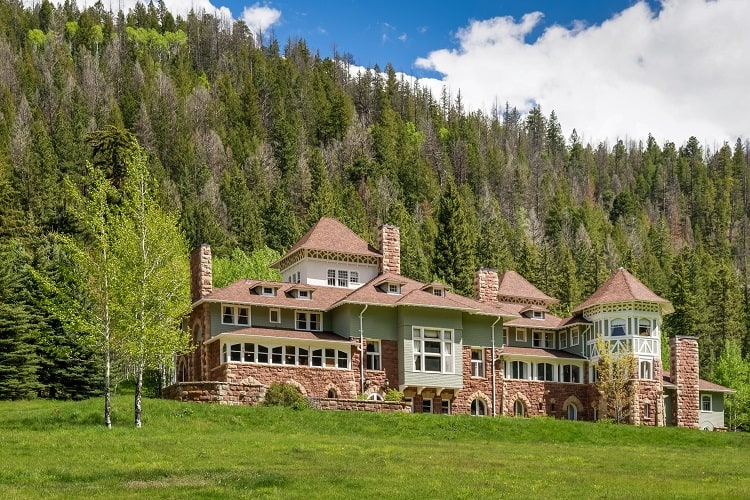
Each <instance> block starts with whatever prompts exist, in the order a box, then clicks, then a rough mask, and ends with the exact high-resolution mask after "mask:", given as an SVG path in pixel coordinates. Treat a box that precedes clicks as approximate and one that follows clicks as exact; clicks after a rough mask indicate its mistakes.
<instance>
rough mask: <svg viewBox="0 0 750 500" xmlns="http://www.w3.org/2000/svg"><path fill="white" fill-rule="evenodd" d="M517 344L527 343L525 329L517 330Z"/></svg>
mask: <svg viewBox="0 0 750 500" xmlns="http://www.w3.org/2000/svg"><path fill="white" fill-rule="evenodd" d="M516 342H526V330H525V329H523V328H516Z"/></svg>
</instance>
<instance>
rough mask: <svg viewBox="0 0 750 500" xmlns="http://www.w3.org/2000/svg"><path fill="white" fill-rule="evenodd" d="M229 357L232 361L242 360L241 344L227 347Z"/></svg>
mask: <svg viewBox="0 0 750 500" xmlns="http://www.w3.org/2000/svg"><path fill="white" fill-rule="evenodd" d="M229 359H230V360H232V361H242V344H232V346H231V347H230V349H229Z"/></svg>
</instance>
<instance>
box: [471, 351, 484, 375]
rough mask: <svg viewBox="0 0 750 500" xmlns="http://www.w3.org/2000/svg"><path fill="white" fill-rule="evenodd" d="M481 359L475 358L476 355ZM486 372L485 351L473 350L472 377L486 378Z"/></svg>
mask: <svg viewBox="0 0 750 500" xmlns="http://www.w3.org/2000/svg"><path fill="white" fill-rule="evenodd" d="M475 354H478V355H479V357H478V358H475V357H474V355H475ZM485 375H486V374H485V370H484V349H483V348H481V347H472V348H471V376H472V377H476V378H486V377H485Z"/></svg>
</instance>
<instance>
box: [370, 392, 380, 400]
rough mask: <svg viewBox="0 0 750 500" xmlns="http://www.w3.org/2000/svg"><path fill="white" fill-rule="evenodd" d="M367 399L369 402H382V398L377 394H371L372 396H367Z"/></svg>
mask: <svg viewBox="0 0 750 500" xmlns="http://www.w3.org/2000/svg"><path fill="white" fill-rule="evenodd" d="M367 399H369V400H370V401H383V396H381V395H380V394H378V393H377V392H373V393H372V394H370V395H369V396H367Z"/></svg>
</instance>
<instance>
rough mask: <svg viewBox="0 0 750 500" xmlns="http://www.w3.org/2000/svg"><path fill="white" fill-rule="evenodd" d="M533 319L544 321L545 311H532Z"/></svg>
mask: <svg viewBox="0 0 750 500" xmlns="http://www.w3.org/2000/svg"><path fill="white" fill-rule="evenodd" d="M531 317H532V318H534V319H544V311H532V312H531Z"/></svg>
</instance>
